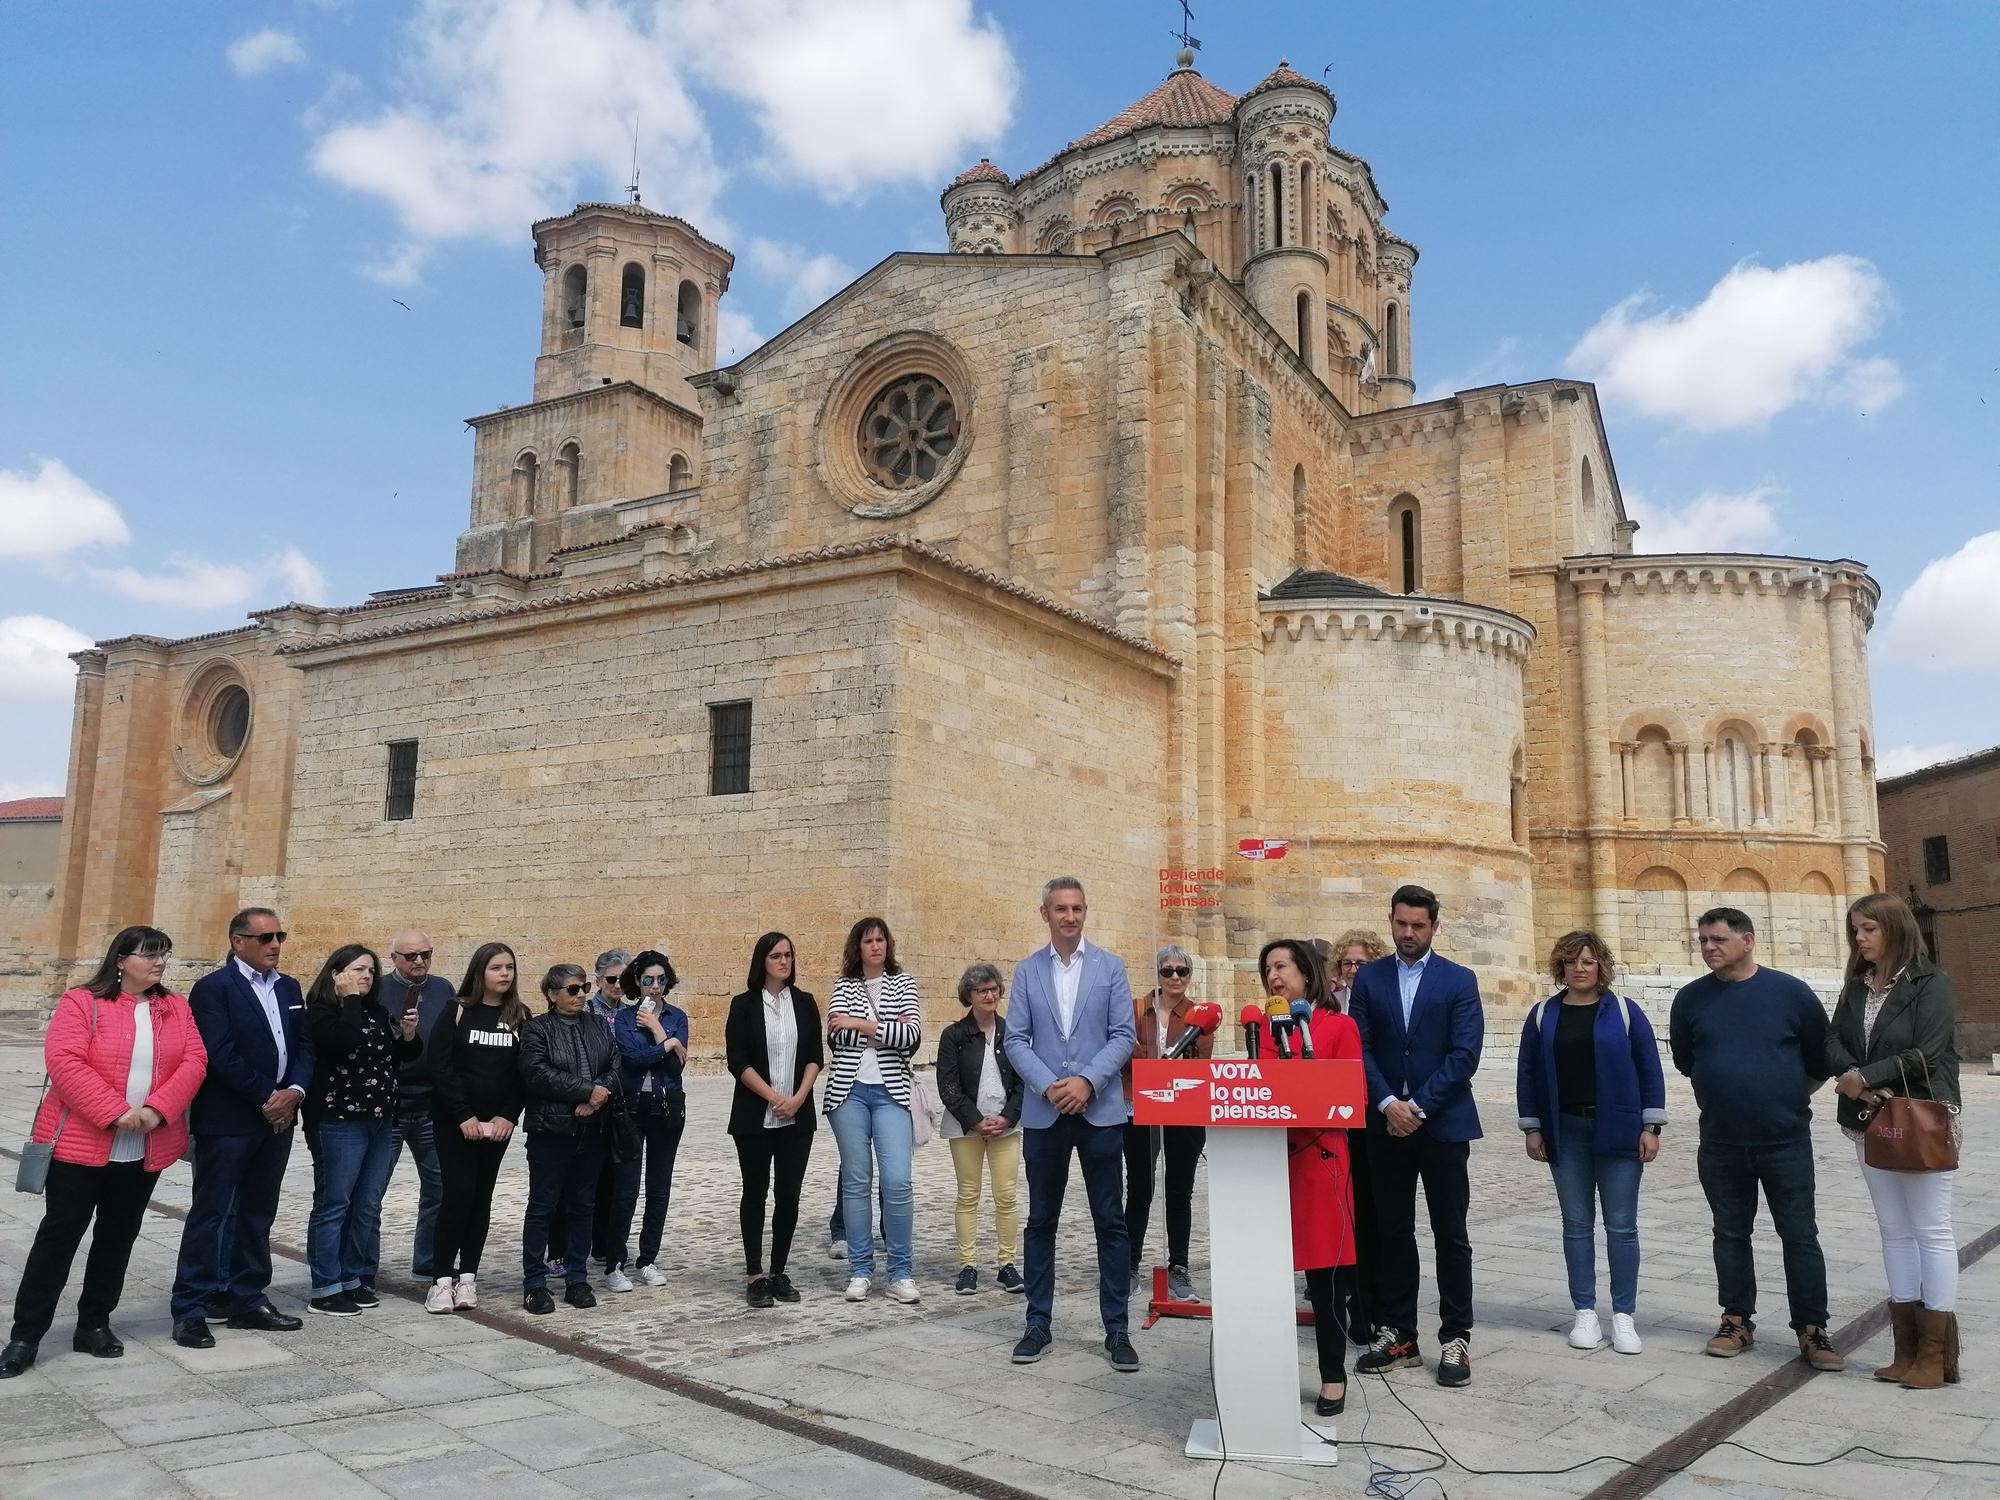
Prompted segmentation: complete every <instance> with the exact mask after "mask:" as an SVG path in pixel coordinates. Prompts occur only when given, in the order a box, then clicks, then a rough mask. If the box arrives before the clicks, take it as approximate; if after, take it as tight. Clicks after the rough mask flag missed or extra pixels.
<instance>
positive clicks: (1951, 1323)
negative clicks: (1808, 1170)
mask: <svg viewBox="0 0 2000 1500" xmlns="http://www.w3.org/2000/svg"><path fill="white" fill-rule="evenodd" d="M1847 946H1848V960H1847V983H1846V985H1845V986H1844V987H1843V988H1842V989H1841V992H1840V1004H1839V1005H1838V1006H1837V1007H1836V1008H1835V1009H1834V1012H1833V1022H1832V1024H1831V1026H1830V1027H1829V1029H1828V1031H1827V1039H1826V1059H1827V1064H1828V1067H1829V1068H1830V1069H1831V1071H1832V1073H1833V1079H1834V1087H1835V1089H1836V1090H1838V1091H1839V1094H1840V1103H1839V1105H1838V1107H1837V1111H1836V1112H1837V1115H1838V1118H1839V1120H1840V1128H1841V1130H1842V1132H1843V1133H1844V1134H1845V1135H1846V1136H1847V1138H1848V1139H1849V1140H1851V1141H1853V1142H1854V1151H1855V1155H1856V1157H1857V1158H1858V1159H1859V1160H1860V1161H1861V1178H1862V1181H1863V1182H1865V1183H1866V1184H1867V1186H1868V1196H1869V1198H1870V1199H1872V1200H1873V1202H1874V1204H1875V1220H1876V1224H1877V1226H1878V1227H1879V1229H1880V1230H1881V1234H1882V1264H1883V1266H1884V1268H1885V1269H1886V1270H1887V1272H1888V1276H1889V1320H1890V1326H1891V1327H1892V1329H1893V1330H1894V1333H1895V1341H1896V1355H1895V1359H1894V1360H1893V1362H1891V1363H1890V1364H1887V1365H1884V1366H1883V1367H1882V1368H1881V1369H1879V1370H1877V1371H1876V1372H1875V1378H1876V1379H1877V1380H1893V1381H1897V1382H1899V1383H1901V1384H1902V1385H1905V1386H1908V1387H1909V1388H1911V1389H1912V1390H1935V1389H1937V1387H1939V1386H1941V1385H1947V1384H1951V1385H1955V1384H1957V1383H1958V1316H1957V1314H1956V1313H1955V1312H1954V1311H1953V1309H1954V1308H1955V1307H1956V1306H1957V1295H1958V1241H1957V1238H1956V1237H1955V1236H1954V1235H1953V1233H1952V1227H1951V1188H1952V1178H1953V1177H1954V1176H1956V1175H1957V1174H1956V1173H1953V1172H1885V1171H1882V1170H1880V1169H1878V1168H1875V1167H1871V1166H1869V1165H1868V1162H1867V1157H1866V1147H1865V1145H1864V1127H1865V1126H1866V1124H1867V1118H1868V1117H1867V1114H1866V1113H1865V1111H1866V1109H1867V1107H1868V1106H1869V1104H1870V1103H1872V1102H1873V1101H1874V1100H1875V1099H1876V1098H1877V1097H1879V1096H1881V1095H1886V1094H1903V1095H1907V1096H1908V1097H1910V1098H1913V1099H1936V1100H1938V1101H1939V1102H1940V1103H1943V1104H1947V1105H1949V1106H1950V1107H1951V1111H1952V1136H1953V1139H1954V1140H1955V1139H1956V1138H1957V1135H1958V1118H1957V1116H1958V1049H1957V1047H1956V1045H1955V1044H1954V1042H1953V1028H1954V1027H1955V1026H1956V1025H1957V1022H1958V1002H1957V997H1956V996H1955V995H1954V994H1953V993H1952V987H1951V981H1950V980H1949V979H1947V978H1946V977H1945V976H1944V974H1943V973H1942V972H1941V971H1940V970H1939V969H1938V967H1937V966H1936V965H1935V964H1933V963H1932V962H1931V961H1930V960H1929V959H1928V958H1926V957H1924V944H1923V938H1922V936H1921V935H1920V934H1919V933H1918V931H1917V919H1916V917H1915V916H1914V915H1913V914H1912V913H1911V911H1910V908H1909V906H1908V905H1907V904H1906V903H1905V902H1904V901H1903V899H1902V898H1901V897H1900V896H1888V895H1875V896H1863V897H1862V898H1861V899H1860V900H1859V901H1857V902H1855V903H1854V905H1852V906H1851V907H1849V908H1848V909H1847Z"/></svg>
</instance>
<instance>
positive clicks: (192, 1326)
mask: <svg viewBox="0 0 2000 1500" xmlns="http://www.w3.org/2000/svg"><path fill="white" fill-rule="evenodd" d="M174 1342H175V1343H176V1344H179V1345H180V1346H181V1347H182V1348H183V1349H213V1348H214V1347H215V1335H214V1334H212V1333H210V1332H209V1331H208V1320H207V1319H206V1318H178V1319H176V1320H175V1321H174Z"/></svg>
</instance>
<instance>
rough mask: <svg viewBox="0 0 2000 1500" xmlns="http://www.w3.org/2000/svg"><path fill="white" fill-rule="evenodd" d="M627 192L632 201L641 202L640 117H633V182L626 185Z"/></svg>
mask: <svg viewBox="0 0 2000 1500" xmlns="http://www.w3.org/2000/svg"><path fill="white" fill-rule="evenodd" d="M625 191H626V192H628V193H630V194H631V195H632V201H633V202H634V203H637V202H638V201H639V117H638V116H637V115H634V116H632V180H631V181H630V182H628V183H626V184H625Z"/></svg>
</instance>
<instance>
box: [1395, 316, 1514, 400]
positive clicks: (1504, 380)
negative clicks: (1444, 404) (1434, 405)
mask: <svg viewBox="0 0 2000 1500" xmlns="http://www.w3.org/2000/svg"><path fill="white" fill-rule="evenodd" d="M1527 353H1528V351H1527V346H1526V345H1525V344H1523V343H1522V341H1521V340H1520V339H1519V338H1517V337H1515V336H1514V335H1513V334H1511V333H1510V334H1508V335H1507V336H1506V337H1505V338H1503V339H1501V340H1500V341H1499V342H1498V343H1496V344H1495V345H1494V346H1493V347H1492V348H1491V349H1489V350H1487V351H1486V353H1485V354H1483V355H1481V356H1480V357H1479V358H1478V359H1476V360H1474V361H1473V362H1472V363H1471V364H1469V365H1467V366H1465V368H1463V369H1462V370H1459V371H1457V372H1456V373H1455V374H1451V375H1445V376H1442V377H1440V378H1439V379H1436V380H1433V381H1430V382H1429V383H1427V384H1426V386H1425V387H1424V389H1423V390H1422V391H1421V392H1419V393H1418V395H1417V402H1418V404H1420V405H1421V404H1422V403H1423V402H1426V401H1442V400H1443V399H1444V398H1445V397H1446V396H1455V395H1457V394H1458V393H1459V392H1460V391H1474V390H1478V389H1479V387H1481V386H1483V385H1505V384H1511V383H1513V382H1514V381H1516V380H1519V379H1521V378H1522V377H1523V376H1524V375H1525V374H1526V371H1525V370H1524V368H1523V365H1524V362H1525V360H1526V357H1527Z"/></svg>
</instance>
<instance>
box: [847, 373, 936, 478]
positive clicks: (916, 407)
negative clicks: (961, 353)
mask: <svg viewBox="0 0 2000 1500" xmlns="http://www.w3.org/2000/svg"><path fill="white" fill-rule="evenodd" d="M958 436H959V433H958V403H957V402H956V401H954V400H953V399H952V394H951V392H950V391H949V390H947V389H946V388H945V386H944V383H943V382H942V381H940V380H938V379H937V378H936V377H934V376H930V375H911V376H906V377H905V378H904V379H902V380H898V381H897V382H896V383H895V384H893V385H891V386H889V387H888V388H887V389H886V390H884V391H883V392H882V394H881V395H879V396H877V397H876V398H875V400H874V401H873V402H872V403H871V404H870V405H869V408H868V411H867V413H866V414H865V415H864V416H863V417H862V418H861V461H862V464H863V466H864V467H865V468H866V469H867V471H868V477H869V478H870V479H872V480H874V481H875V483H877V484H879V485H882V486H883V487H884V488H887V489H892V490H906V489H912V488H914V487H916V486H917V485H922V484H928V483H929V482H930V481H931V480H932V479H935V478H936V477H937V473H938V470H939V469H940V468H941V467H943V465H944V462H945V460H946V458H948V457H949V456H950V455H951V453H952V451H953V450H954V449H956V448H957V447H958Z"/></svg>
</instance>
